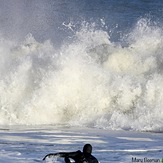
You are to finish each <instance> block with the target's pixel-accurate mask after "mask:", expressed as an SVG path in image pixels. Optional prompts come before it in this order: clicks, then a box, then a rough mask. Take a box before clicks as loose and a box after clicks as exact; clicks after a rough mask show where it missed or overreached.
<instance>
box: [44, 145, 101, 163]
mask: <svg viewBox="0 0 163 163" xmlns="http://www.w3.org/2000/svg"><path fill="white" fill-rule="evenodd" d="M51 156H59V157H64V159H65V162H66V163H71V161H70V158H71V159H73V160H74V161H75V163H99V162H98V160H97V159H96V158H95V157H94V156H93V155H92V146H91V144H85V145H84V147H83V152H81V151H80V150H78V151H76V152H60V153H50V154H47V155H46V156H45V157H44V158H43V160H45V159H46V158H47V157H51Z"/></svg>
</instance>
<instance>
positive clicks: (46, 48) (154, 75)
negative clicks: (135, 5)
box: [0, 19, 163, 132]
mask: <svg viewBox="0 0 163 163" xmlns="http://www.w3.org/2000/svg"><path fill="white" fill-rule="evenodd" d="M125 41H126V42H127V43H128V46H126V47H122V46H121V43H113V42H111V41H110V37H109V35H108V33H107V32H106V31H103V30H96V28H95V27H94V26H91V25H89V24H86V25H83V27H82V28H81V30H79V31H77V32H76V33H75V35H74V38H73V40H72V42H69V43H68V42H65V43H64V44H63V45H62V46H61V48H60V49H59V50H58V49H57V50H56V49H55V46H54V45H53V44H52V43H51V42H50V41H45V42H43V43H41V42H37V41H36V40H35V39H34V38H33V36H32V35H28V36H27V37H26V38H25V40H24V42H22V43H16V42H12V41H8V40H5V39H2V38H1V40H0V74H1V75H0V95H1V98H0V124H1V125H9V124H10V125H15V124H16V125H17V124H18V125H19V124H26V125H38V124H62V123H64V124H65V123H66V124H69V125H81V126H91V127H100V128H111V129H127V130H140V131H160V132H162V131H163V124H162V121H163V110H162V107H163V93H162V92H163V76H162V73H163V68H162V65H163V57H162V53H163V31H162V28H160V27H157V26H156V25H151V24H150V22H148V21H147V20H145V19H141V20H140V21H138V23H137V24H136V26H135V28H134V29H133V30H132V31H131V32H130V33H129V34H128V37H127V39H126V40H125Z"/></svg>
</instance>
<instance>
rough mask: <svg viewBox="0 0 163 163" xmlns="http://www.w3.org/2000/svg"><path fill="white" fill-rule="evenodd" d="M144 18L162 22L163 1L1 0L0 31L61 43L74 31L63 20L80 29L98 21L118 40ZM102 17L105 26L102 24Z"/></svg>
mask: <svg viewBox="0 0 163 163" xmlns="http://www.w3.org/2000/svg"><path fill="white" fill-rule="evenodd" d="M140 18H148V19H150V20H152V22H153V21H154V22H156V23H157V24H158V25H160V26H161V25H162V22H163V1H162V0H155V1H153V0H134V1H130V0H120V1H119V0H82V1H81V0H32V1H28V0H8V1H4V0H0V32H1V34H2V35H5V36H6V37H9V38H12V39H16V40H20V39H24V37H25V36H26V35H27V34H28V33H31V34H32V35H33V36H34V37H35V38H36V39H38V40H46V39H51V40H53V42H54V43H55V44H58V45H59V44H60V42H62V40H64V39H65V37H67V36H72V35H73V32H72V31H71V30H67V28H65V26H63V23H65V24H68V23H70V22H73V24H74V27H73V30H75V31H76V30H79V28H80V27H81V23H82V22H83V21H86V22H89V23H96V28H99V29H103V30H106V31H107V32H108V33H109V34H110V36H111V39H112V40H114V41H117V40H119V39H120V37H121V36H122V35H123V34H124V33H128V31H129V30H130V29H131V28H132V27H133V26H134V25H135V23H136V22H137V21H138V20H139V19H140ZM101 19H102V20H103V21H104V22H105V25H104V24H103V25H102V24H101Z"/></svg>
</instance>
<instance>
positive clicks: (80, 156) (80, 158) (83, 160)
mask: <svg viewBox="0 0 163 163" xmlns="http://www.w3.org/2000/svg"><path fill="white" fill-rule="evenodd" d="M69 158H72V159H73V160H74V161H75V163H98V161H97V159H96V158H95V157H94V156H92V155H91V154H89V153H83V152H81V151H80V150H79V151H76V152H70V153H67V156H66V157H65V162H66V163H70V160H69Z"/></svg>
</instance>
